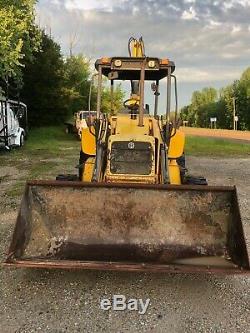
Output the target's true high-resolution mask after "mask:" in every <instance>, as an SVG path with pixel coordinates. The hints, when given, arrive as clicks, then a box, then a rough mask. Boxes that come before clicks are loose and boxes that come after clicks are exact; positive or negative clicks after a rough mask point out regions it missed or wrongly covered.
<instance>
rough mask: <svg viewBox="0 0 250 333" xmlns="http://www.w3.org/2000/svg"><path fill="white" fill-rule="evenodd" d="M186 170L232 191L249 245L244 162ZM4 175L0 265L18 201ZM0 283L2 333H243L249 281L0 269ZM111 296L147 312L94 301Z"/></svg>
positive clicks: (249, 190)
mask: <svg viewBox="0 0 250 333" xmlns="http://www.w3.org/2000/svg"><path fill="white" fill-rule="evenodd" d="M187 166H188V168H189V169H190V171H191V170H192V171H193V172H192V173H193V174H197V175H203V176H205V177H207V179H208V180H209V183H210V185H215V184H216V185H228V184H230V185H233V184H236V185H237V188H238V192H239V198H240V206H241V212H242V218H243V223H244V227H245V233H246V236H247V238H248V244H249V239H250V159H249V158H248V159H243V158H237V159H215V158H214V159H211V158H209V159H208V158H201V157H189V158H188V161H187ZM194 170H196V172H194ZM198 170H199V171H198ZM10 172H11V171H10ZM8 177H9V178H8ZM8 177H7V178H6V180H5V178H4V179H3V180H2V183H1V189H0V190H1V196H2V199H1V201H0V203H1V215H0V238H1V242H0V256H1V260H3V257H4V252H5V251H6V248H7V246H8V243H9V241H10V236H11V232H12V230H13V225H14V222H15V218H16V209H15V207H16V205H18V204H19V201H20V198H19V197H18V198H17V199H16V201H15V200H13V199H12V201H11V202H8V200H10V199H8V197H4V190H5V189H6V186H7V182H8V181H9V179H10V178H11V175H9V176H8ZM16 178H18V177H17V175H15V180H16ZM3 198H5V199H3ZM0 282H1V288H0V332H1V333H7V332H11V333H12V332H20V333H24V332H27V333H31V332H43V333H45V332H53V333H56V332H58V333H59V332H60V333H61V332H103V331H105V332H169V333H172V332H180V333H181V332H233V333H234V332H240V333H244V332H249V318H250V307H249V305H250V295H249V290H250V288H249V287H250V278H249V277H248V278H247V277H233V276H231V277H216V276H207V275H174V274H140V273H122V272H119V273H117V272H95V271H60V270H59V271H47V270H28V269H21V270H15V269H6V268H1V269H0ZM114 294H122V295H125V296H126V297H127V298H142V299H143V300H146V299H147V298H150V300H151V302H150V305H149V308H148V311H147V312H146V314H145V315H139V314H138V313H137V312H135V311H130V312H128V311H125V312H122V311H103V310H101V309H100V300H101V299H102V298H104V297H105V298H110V297H111V296H112V295H114Z"/></svg>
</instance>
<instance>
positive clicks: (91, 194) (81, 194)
mask: <svg viewBox="0 0 250 333" xmlns="http://www.w3.org/2000/svg"><path fill="white" fill-rule="evenodd" d="M5 264H6V265H10V266H11V265H14V266H17V267H42V268H68V269H69V268H82V269H105V270H128V271H160V272H163V271H165V272H167V271H168V272H209V273H228V274H229V273H233V274H237V273H249V259H248V254H247V249H246V244H245V240H244V235H243V229H242V224H241V219H240V213H239V207H238V202H237V195H236V189H235V188H234V187H210V186H170V185H169V186H168V185H135V184H99V183H81V182H60V181H57V182H51V181H33V182H28V183H27V186H26V190H25V194H24V197H23V200H22V204H21V209H20V212H19V215H18V218H17V222H16V226H15V231H14V235H13V239H12V243H11V246H10V249H9V254H8V257H7V259H6V262H5Z"/></svg>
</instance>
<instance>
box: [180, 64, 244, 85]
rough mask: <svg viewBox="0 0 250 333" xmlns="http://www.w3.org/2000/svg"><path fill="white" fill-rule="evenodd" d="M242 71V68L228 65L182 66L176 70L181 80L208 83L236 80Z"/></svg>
mask: <svg viewBox="0 0 250 333" xmlns="http://www.w3.org/2000/svg"><path fill="white" fill-rule="evenodd" d="M241 73H242V69H241V68H238V67H236V68H233V69H231V68H230V69H229V68H228V67H219V68H213V67H207V68H203V69H199V68H195V67H184V68H182V67H180V68H177V70H176V75H177V76H178V81H179V82H193V83H198V82H199V83H207V84H209V83H210V82H216V81H221V79H222V78H223V80H230V81H234V80H236V79H237V78H239V76H240V75H241Z"/></svg>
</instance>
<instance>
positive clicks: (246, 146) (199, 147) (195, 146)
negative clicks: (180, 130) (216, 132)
mask: <svg viewBox="0 0 250 333" xmlns="http://www.w3.org/2000/svg"><path fill="white" fill-rule="evenodd" d="M185 152H186V154H187V155H195V156H197V155H201V156H221V157H230V156H231V157H232V156H235V157H236V156H241V157H242V156H250V143H246V142H241V141H239V142H236V141H235V140H229V139H218V138H206V137H199V136H189V135H188V136H186V148H185Z"/></svg>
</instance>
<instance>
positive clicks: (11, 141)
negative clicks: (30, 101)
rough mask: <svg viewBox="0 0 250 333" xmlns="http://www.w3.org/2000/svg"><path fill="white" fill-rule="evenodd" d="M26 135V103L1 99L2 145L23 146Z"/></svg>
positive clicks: (0, 145)
mask: <svg viewBox="0 0 250 333" xmlns="http://www.w3.org/2000/svg"><path fill="white" fill-rule="evenodd" d="M26 135H27V107H26V105H25V104H23V103H20V102H16V101H12V100H5V99H2V100H0V147H2V148H6V149H10V148H12V147H21V146H23V144H24V139H25V137H26Z"/></svg>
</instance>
